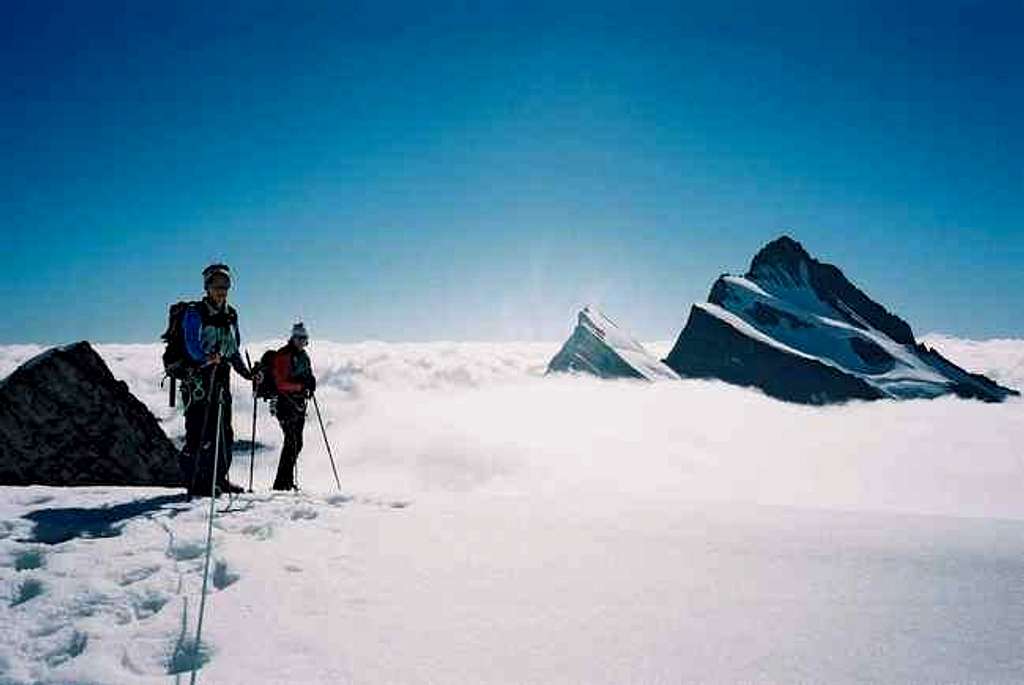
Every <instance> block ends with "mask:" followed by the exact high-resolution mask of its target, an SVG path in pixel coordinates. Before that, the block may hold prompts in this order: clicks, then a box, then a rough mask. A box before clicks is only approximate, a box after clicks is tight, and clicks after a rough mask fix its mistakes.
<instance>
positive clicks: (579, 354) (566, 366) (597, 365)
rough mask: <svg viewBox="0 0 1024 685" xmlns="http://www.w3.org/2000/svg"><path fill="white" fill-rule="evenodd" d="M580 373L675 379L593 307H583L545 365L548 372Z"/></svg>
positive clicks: (673, 375) (646, 378)
mask: <svg viewBox="0 0 1024 685" xmlns="http://www.w3.org/2000/svg"><path fill="white" fill-rule="evenodd" d="M559 371H570V372H582V373H588V374H592V375H594V376H598V377H601V378H637V379H642V380H661V379H676V378H678V376H677V375H676V373H675V372H674V371H672V369H670V368H668V367H667V366H665V365H664V364H663V363H661V362H660V361H658V359H657V358H656V357H654V356H653V355H652V354H650V353H649V352H648V351H647V350H645V349H644V346H643V345H641V344H640V343H638V342H637V341H636V340H634V339H633V338H632V337H630V336H629V335H628V334H627V333H626V332H625V331H623V330H622V329H621V328H619V326H618V325H617V324H616V323H615V322H614V321H612V320H611V319H609V318H608V317H607V316H605V315H604V314H602V313H601V312H600V311H599V310H598V309H597V308H596V307H594V306H593V305H587V306H586V307H584V308H583V309H582V310H581V311H580V313H579V317H578V318H577V324H576V329H575V330H574V331H573V333H572V335H571V336H570V337H569V339H568V340H567V341H566V342H565V344H564V345H563V346H562V349H561V350H559V352H558V354H556V355H555V356H554V358H553V359H552V360H551V363H550V364H549V365H548V372H549V373H550V372H559Z"/></svg>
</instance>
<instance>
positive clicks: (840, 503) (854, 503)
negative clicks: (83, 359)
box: [0, 336, 1024, 518]
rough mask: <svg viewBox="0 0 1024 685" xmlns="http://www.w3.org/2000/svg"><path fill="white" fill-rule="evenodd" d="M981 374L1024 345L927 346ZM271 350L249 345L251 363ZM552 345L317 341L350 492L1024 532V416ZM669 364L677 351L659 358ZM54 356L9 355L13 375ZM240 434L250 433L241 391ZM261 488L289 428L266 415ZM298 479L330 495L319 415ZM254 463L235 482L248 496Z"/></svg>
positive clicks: (174, 431) (164, 405)
mask: <svg viewBox="0 0 1024 685" xmlns="http://www.w3.org/2000/svg"><path fill="white" fill-rule="evenodd" d="M925 342H926V344H929V345H932V346H934V347H937V348H938V349H940V350H941V351H942V352H943V353H945V354H946V355H948V356H949V357H950V358H951V359H953V360H954V361H956V362H958V363H961V364H963V365H964V366H966V367H967V368H968V369H970V370H973V371H980V372H983V373H986V374H989V375H990V376H992V377H994V378H995V379H996V380H998V381H1000V382H1002V383H1004V384H1007V385H1010V386H1012V387H1017V388H1021V387H1024V341H1022V340H994V341H985V342H975V341H965V340H958V339H955V338H950V337H948V336H929V337H927V338H926V339H925ZM272 344H274V343H273V342H267V343H263V344H255V345H252V346H251V350H252V356H253V358H254V359H256V358H258V356H259V352H261V351H262V350H264V349H266V348H268V347H270V346H271V345H272ZM557 347H558V346H557V345H556V344H544V343H443V342H441V343H420V344H417V343H381V342H366V343H358V344H337V343H331V342H323V341H314V344H313V345H312V346H311V348H310V353H311V356H312V359H313V364H314V367H315V370H316V373H317V375H318V377H319V388H320V389H319V391H318V398H319V402H320V408H321V410H322V413H323V417H324V419H325V424H326V429H327V434H328V437H329V439H330V441H331V443H332V446H333V448H334V454H335V457H336V458H337V461H338V466H339V467H340V469H341V471H342V474H343V479H344V481H345V486H346V488H347V489H350V490H352V491H354V492H362V493H376V494H383V495H387V496H415V495H427V494H429V493H436V492H443V493H499V494H509V495H526V496H536V497H545V498H551V497H554V498H564V497H579V498H590V499H600V498H608V497H639V498H659V499H663V498H670V499H674V500H679V501H681V502H686V501H706V500H716V501H736V502H750V503H757V504H773V505H791V506H801V507H815V508H830V509H849V510H884V511H903V512H920V513H941V514H951V515H966V516H1005V517H1014V518H1019V517H1024V498H1021V497H1020V492H1021V491H1022V489H1024V453H1022V449H1021V446H1022V445H1024V402H1022V401H1021V400H1019V399H1015V400H1011V401H1009V402H1006V403H1004V404H999V405H990V404H983V403H981V402H975V401H965V400H959V399H956V398H942V399H938V400H931V401H928V400H917V401H904V402H895V401H882V402H871V403H864V402H853V403H849V404H845V405H838V406H830V407H806V406H800V405H794V404H787V403H783V402H779V401H777V400H773V399H771V398H768V397H766V396H764V395H762V394H761V393H759V392H757V391H755V390H749V389H741V388H736V387H733V386H729V385H726V384H723V383H718V382H708V381H694V380H687V381H680V382H663V383H654V384H651V383H645V382H638V381H626V380H623V381H603V380H598V379H595V378H590V377H585V376H576V377H572V376H557V377H553V376H545V373H544V372H545V368H546V364H547V362H548V360H549V359H550V358H551V356H552V355H553V354H554V353H555V352H556V351H557ZM649 347H650V348H651V349H652V350H653V351H654V352H655V353H662V352H663V351H664V349H665V348H666V347H667V345H666V344H665V343H652V344H651V345H649ZM97 349H98V351H99V352H100V354H101V355H102V356H103V357H104V359H105V360H106V361H107V363H108V364H109V365H110V368H111V370H112V371H113V373H114V375H115V376H117V377H118V378H121V379H123V380H125V381H126V382H127V383H128V385H129V386H130V388H131V389H132V391H133V392H134V393H135V394H136V395H137V396H138V397H139V398H140V399H142V401H144V402H145V403H146V404H147V405H148V406H149V407H150V408H151V410H152V411H153V412H154V413H155V414H156V416H157V417H158V418H159V419H160V420H161V422H162V423H163V425H164V427H165V430H166V431H167V432H168V434H169V435H171V436H172V437H177V436H180V435H181V433H182V432H183V420H182V418H181V415H180V407H179V408H176V409H172V408H170V407H169V406H168V401H167V388H166V387H161V384H160V380H161V379H160V376H161V369H160V361H159V357H160V351H161V350H160V347H159V346H158V345H98V346H97ZM41 350H42V348H41V347H38V346H33V345H9V346H4V347H0V375H6V374H7V373H9V372H10V371H11V370H13V369H14V368H16V366H17V365H18V364H20V363H22V362H24V361H25V360H26V359H28V358H30V357H31V356H33V355H34V354H37V353H38V352H40V351H41ZM234 394H235V405H234V426H235V431H236V435H237V437H239V438H248V437H249V433H250V430H251V423H250V422H251V420H252V401H251V399H250V396H249V392H248V388H247V387H245V384H244V383H243V382H241V381H239V380H236V382H235V388H234ZM258 411H259V421H258V425H257V436H256V437H257V441H258V442H259V443H261V445H262V446H265V447H266V449H261V451H259V452H258V453H257V457H256V472H257V480H256V483H257V488H259V487H265V486H266V484H268V482H269V480H270V479H271V478H272V473H273V469H274V467H275V465H276V457H277V451H278V449H279V444H280V438H281V436H280V430H279V429H278V427H277V426H276V423H275V422H274V420H273V419H272V417H270V416H269V413H268V411H267V407H266V404H265V403H260V405H259V409H258ZM305 437H306V449H305V451H304V452H303V456H302V461H301V464H300V481H301V483H302V485H303V487H305V488H307V489H312V490H318V489H319V490H328V489H329V488H330V487H331V486H332V484H333V477H332V476H331V470H330V464H329V460H328V457H327V452H326V450H325V448H324V441H323V439H322V437H321V435H320V431H319V426H318V425H317V423H316V418H315V413H313V412H311V420H310V423H308V424H307V428H306V435H305ZM247 463H248V461H247V456H246V455H244V454H243V455H240V456H237V457H236V460H235V466H234V471H233V478H234V479H235V480H236V481H245V480H246V479H247V477H248V474H247Z"/></svg>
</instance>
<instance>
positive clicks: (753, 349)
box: [665, 236, 1017, 404]
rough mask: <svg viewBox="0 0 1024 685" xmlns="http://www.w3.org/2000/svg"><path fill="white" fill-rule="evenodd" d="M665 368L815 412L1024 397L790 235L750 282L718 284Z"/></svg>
mask: <svg viewBox="0 0 1024 685" xmlns="http://www.w3.org/2000/svg"><path fill="white" fill-rule="evenodd" d="M665 363H666V364H667V365H668V366H670V367H671V368H672V369H674V370H675V371H677V372H678V373H679V374H680V375H682V376H689V377H696V378H718V379H721V380H724V381H727V382H729V383H734V384H737V385H745V386H756V387H759V388H761V389H762V390H764V391H765V392H766V393H768V394H769V395H772V396H774V397H778V398H781V399H784V400H790V401H796V402H807V403H813V404H823V403H828V402H841V401H845V400H850V399H880V398H900V399H905V398H921V397H924V398H930V397H938V396H940V395H946V394H955V395H958V396H960V397H965V398H974V399H980V400H985V401H988V402H999V401H1002V400H1003V399H1005V398H1006V397H1007V396H1009V395H1015V394H1017V393H1016V392H1015V391H1013V390H1011V389H1009V388H1005V387H1003V386H1001V385H999V384H997V383H995V382H994V381H992V380H991V379H989V378H987V377H985V376H982V375H980V374H972V373H969V372H967V371H965V370H964V369H962V368H960V367H959V366H957V365H956V364H953V363H952V362H950V361H949V360H947V359H946V358H945V357H943V356H942V355H941V354H939V353H938V352H936V351H935V350H933V349H930V348H928V347H926V346H924V345H922V344H919V343H918V342H917V341H916V340H915V339H914V334H913V331H912V330H911V328H910V325H909V324H908V323H907V322H906V321H904V320H903V319H901V318H899V317H898V316H896V315H894V314H892V313H890V312H889V311H888V310H886V309H885V308H884V307H883V306H881V305H880V304H878V303H877V302H875V301H874V300H872V299H871V298H870V297H868V296H867V295H866V294H865V293H864V292H863V291H861V290H860V289H859V288H857V286H855V285H853V284H852V283H851V282H850V281H849V280H847V278H846V276H844V275H843V272H842V271H840V270H839V268H837V267H835V266H833V265H831V264H824V263H822V262H819V261H818V260H816V259H814V258H813V257H811V256H810V255H809V254H808V253H807V251H806V250H805V249H804V248H803V246H802V245H800V243H798V242H796V241H795V240H793V239H791V238H789V237H788V236H783V237H781V238H779V239H777V240H775V241H773V242H771V243H769V244H768V245H766V246H765V247H764V248H763V249H762V250H761V251H760V252H758V254H757V255H756V256H755V257H754V259H753V261H752V262H751V264H750V270H749V271H748V272H747V273H746V275H745V276H742V277H738V276H729V275H723V276H721V277H720V278H719V279H718V280H717V281H716V282H715V284H714V286H713V287H712V288H711V294H710V295H709V297H708V302H707V303H701V304H696V305H694V307H693V309H692V310H691V312H690V317H689V320H688V321H687V323H686V327H685V328H684V329H683V332H682V333H681V334H680V336H679V338H678V339H677V340H676V344H675V346H674V347H673V348H672V351H671V352H670V353H669V355H668V357H667V358H666V359H665Z"/></svg>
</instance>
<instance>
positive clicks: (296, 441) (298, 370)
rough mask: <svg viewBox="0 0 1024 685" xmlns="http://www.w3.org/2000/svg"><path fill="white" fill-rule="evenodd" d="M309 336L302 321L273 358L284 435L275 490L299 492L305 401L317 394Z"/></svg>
mask: <svg viewBox="0 0 1024 685" xmlns="http://www.w3.org/2000/svg"><path fill="white" fill-rule="evenodd" d="M308 344H309V334H308V333H307V332H306V327H305V326H304V325H303V324H302V322H301V321H300V322H299V323H297V324H295V325H294V326H292V334H291V337H290V338H289V339H288V344H287V345H285V346H284V347H282V348H281V349H279V350H278V351H277V354H276V355H274V383H275V385H276V386H277V399H276V400H275V402H274V405H275V406H274V414H275V415H276V416H277V422H278V423H279V424H280V425H281V430H282V431H283V432H284V446H283V447H282V448H281V460H280V461H279V462H278V464H277V477H276V478H274V486H273V487H274V490H296V489H298V487H297V485H296V484H295V463H296V462H297V461H298V459H299V452H301V451H302V430H303V428H304V427H305V425H306V400H307V399H308V398H310V397H312V396H313V392H314V391H315V390H316V378H315V377H314V376H313V365H312V364H311V363H310V361H309V355H308V354H306V345H308Z"/></svg>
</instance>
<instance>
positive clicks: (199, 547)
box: [167, 540, 206, 561]
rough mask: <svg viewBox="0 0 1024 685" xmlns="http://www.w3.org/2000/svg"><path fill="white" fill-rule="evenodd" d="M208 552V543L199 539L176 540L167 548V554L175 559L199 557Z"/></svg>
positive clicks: (183, 559)
mask: <svg viewBox="0 0 1024 685" xmlns="http://www.w3.org/2000/svg"><path fill="white" fill-rule="evenodd" d="M205 553H206V543H205V542H200V541H198V540H182V541H180V542H178V541H176V542H174V543H173V544H171V546H170V547H169V548H168V550H167V556H169V557H170V558H171V559H174V560H175V561H189V560H190V559H198V558H199V557H201V556H203V555H204V554H205Z"/></svg>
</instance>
